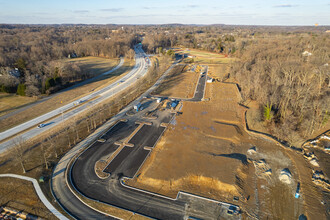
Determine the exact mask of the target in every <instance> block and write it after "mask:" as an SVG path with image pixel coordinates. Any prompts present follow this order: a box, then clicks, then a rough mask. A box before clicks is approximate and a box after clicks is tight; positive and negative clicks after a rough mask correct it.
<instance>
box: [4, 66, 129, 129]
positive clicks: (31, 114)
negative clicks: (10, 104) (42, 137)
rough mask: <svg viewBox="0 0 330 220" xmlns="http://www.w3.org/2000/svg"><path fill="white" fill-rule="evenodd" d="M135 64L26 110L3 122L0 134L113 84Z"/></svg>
mask: <svg viewBox="0 0 330 220" xmlns="http://www.w3.org/2000/svg"><path fill="white" fill-rule="evenodd" d="M134 63H135V62H134V61H130V60H128V61H125V63H124V65H123V66H122V67H121V68H119V69H118V70H116V71H114V72H113V73H111V74H110V75H108V76H105V77H104V78H101V79H98V80H97V81H94V82H91V83H88V84H85V85H83V86H80V87H76V88H74V89H71V90H69V91H65V92H62V93H60V94H58V95H55V96H54V97H51V98H50V99H48V100H46V101H44V102H42V103H38V104H36V105H33V106H32V107H31V108H28V109H25V110H24V111H22V112H20V113H19V114H16V115H13V116H11V117H8V118H5V119H3V120H1V121H0V132H1V131H4V130H6V129H9V128H11V127H14V126H16V125H18V124H21V123H23V122H25V121H28V120H31V119H33V118H35V117H37V116H39V115H42V114H45V113H47V112H49V111H52V110H54V109H56V108H59V107H61V106H63V105H65V104H67V103H70V102H72V101H74V100H75V99H78V98H80V97H83V96H85V95H87V94H89V93H91V92H93V91H94V90H98V89H101V88H103V87H105V86H107V85H109V84H111V83H112V82H114V81H115V80H117V79H118V78H119V77H121V76H122V75H124V74H126V73H128V72H129V71H130V69H132V68H133V66H134ZM114 64H115V63H114Z"/></svg>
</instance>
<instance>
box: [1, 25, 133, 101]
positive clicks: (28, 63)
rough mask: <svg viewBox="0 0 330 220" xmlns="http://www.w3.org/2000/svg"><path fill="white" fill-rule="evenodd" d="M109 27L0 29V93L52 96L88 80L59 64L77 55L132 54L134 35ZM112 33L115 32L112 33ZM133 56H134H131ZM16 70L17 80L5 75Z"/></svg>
mask: <svg viewBox="0 0 330 220" xmlns="http://www.w3.org/2000/svg"><path fill="white" fill-rule="evenodd" d="M117 29H118V27H115V28H114V27H111V26H110V27H108V26H103V27H100V26H96V27H93V26H92V27H90V26H84V25H81V26H79V25H77V26H65V25H64V26H62V25H61V26H47V25H40V26H28V25H2V27H0V74H1V76H0V84H1V91H3V92H11V93H15V92H16V91H17V93H18V94H20V95H28V96H36V95H39V94H40V93H51V92H54V91H56V90H58V89H60V88H62V87H64V86H67V85H69V84H70V83H71V82H74V81H78V80H83V79H85V78H88V77H89V76H88V75H87V73H82V72H81V70H80V68H79V66H77V65H75V64H69V63H65V62H61V59H63V58H67V57H68V56H69V55H70V56H75V55H77V56H78V57H83V56H100V57H107V58H116V57H120V56H126V55H127V56H128V55H130V56H131V54H132V45H134V44H136V40H137V39H136V35H134V33H133V32H131V31H129V30H128V31H126V30H121V29H120V30H118V31H117ZM112 30H115V31H114V32H112ZM133 54H134V52H133ZM13 68H17V69H18V71H19V73H20V77H19V78H17V77H14V76H12V75H11V74H6V73H7V72H8V71H10V70H11V69H13Z"/></svg>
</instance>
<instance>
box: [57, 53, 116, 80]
mask: <svg viewBox="0 0 330 220" xmlns="http://www.w3.org/2000/svg"><path fill="white" fill-rule="evenodd" d="M63 62H67V63H75V64H77V65H78V66H79V67H80V68H81V69H83V70H86V71H88V72H89V73H90V74H91V75H92V76H97V75H100V74H101V73H104V72H106V71H108V70H110V69H112V68H113V67H114V66H116V65H117V64H118V63H119V59H106V58H102V57H81V58H74V59H65V60H63Z"/></svg>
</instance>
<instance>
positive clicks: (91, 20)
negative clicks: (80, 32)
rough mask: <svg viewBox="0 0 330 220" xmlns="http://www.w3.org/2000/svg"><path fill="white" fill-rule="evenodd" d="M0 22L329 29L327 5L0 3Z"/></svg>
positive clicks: (98, 0)
mask: <svg viewBox="0 0 330 220" xmlns="http://www.w3.org/2000/svg"><path fill="white" fill-rule="evenodd" d="M0 23H20V24H62V23H75V24H77V23H84V24H166V23H183V24H243V25H314V24H315V23H318V24H319V25H330V0H226V1H224V0H202V1H201V0H199V1H197V0H165V1H164V0H121V1H120V0H89V1H85V0H80V1H78V0H54V1H49V0H0Z"/></svg>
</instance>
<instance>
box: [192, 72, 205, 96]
mask: <svg viewBox="0 0 330 220" xmlns="http://www.w3.org/2000/svg"><path fill="white" fill-rule="evenodd" d="M205 68H207V69H206V71H204V72H205V73H204V74H201V75H200V77H199V80H198V83H197V86H196V90H195V95H194V97H193V98H192V99H190V101H201V100H202V99H203V98H204V92H205V91H204V90H205V84H206V78H207V71H208V67H205Z"/></svg>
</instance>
